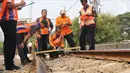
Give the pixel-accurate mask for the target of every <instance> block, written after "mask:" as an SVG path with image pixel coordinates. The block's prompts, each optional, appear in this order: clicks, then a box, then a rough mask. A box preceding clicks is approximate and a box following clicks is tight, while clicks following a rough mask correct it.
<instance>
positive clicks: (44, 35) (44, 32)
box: [37, 9, 53, 51]
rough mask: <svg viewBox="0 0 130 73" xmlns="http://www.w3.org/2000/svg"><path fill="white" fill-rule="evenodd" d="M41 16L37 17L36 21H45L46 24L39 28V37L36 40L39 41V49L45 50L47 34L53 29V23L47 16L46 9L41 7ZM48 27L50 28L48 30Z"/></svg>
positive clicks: (47, 41) (47, 42)
mask: <svg viewBox="0 0 130 73" xmlns="http://www.w3.org/2000/svg"><path fill="white" fill-rule="evenodd" d="M41 14H42V16H41V17H39V18H38V19H37V22H41V21H42V20H46V21H47V25H46V26H45V28H42V29H40V32H41V33H40V35H41V38H40V40H38V41H39V42H40V51H43V50H47V48H48V47H47V45H48V44H49V34H50V32H51V31H52V29H53V24H52V22H51V20H50V19H49V18H47V10H46V9H43V10H42V11H41ZM49 29H50V30H49Z"/></svg>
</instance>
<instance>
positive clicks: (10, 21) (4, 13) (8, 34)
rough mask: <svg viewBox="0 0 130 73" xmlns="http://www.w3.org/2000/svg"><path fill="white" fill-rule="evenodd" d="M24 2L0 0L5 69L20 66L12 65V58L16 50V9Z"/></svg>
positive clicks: (0, 22)
mask: <svg viewBox="0 0 130 73" xmlns="http://www.w3.org/2000/svg"><path fill="white" fill-rule="evenodd" d="M25 4H26V3H25V2H24V0H21V2H20V3H15V0H0V26H1V28H2V31H3V33H4V38H5V39H4V61H5V69H6V70H14V69H15V70H18V69H20V67H18V66H15V65H14V61H13V59H14V56H15V51H16V25H17V20H18V13H17V10H18V7H21V6H24V5H25ZM21 8H22V7H21Z"/></svg>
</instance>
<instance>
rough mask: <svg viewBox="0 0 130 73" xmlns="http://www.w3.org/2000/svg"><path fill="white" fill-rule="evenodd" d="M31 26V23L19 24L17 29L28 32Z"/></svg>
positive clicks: (20, 31) (18, 31)
mask: <svg viewBox="0 0 130 73" xmlns="http://www.w3.org/2000/svg"><path fill="white" fill-rule="evenodd" d="M30 27H31V24H25V25H20V26H17V28H16V30H17V33H19V34H20V33H28V32H29V31H30Z"/></svg>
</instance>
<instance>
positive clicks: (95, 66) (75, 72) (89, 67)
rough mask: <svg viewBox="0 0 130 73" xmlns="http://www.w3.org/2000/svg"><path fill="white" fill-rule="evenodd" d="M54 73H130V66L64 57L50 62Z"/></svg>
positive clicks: (49, 64)
mask: <svg viewBox="0 0 130 73" xmlns="http://www.w3.org/2000/svg"><path fill="white" fill-rule="evenodd" d="M46 63H47V65H48V66H49V67H50V69H52V71H53V73H130V64H128V63H124V62H115V61H103V60H94V59H85V58H77V57H72V56H64V57H61V58H58V59H54V60H48V61H47V62H46Z"/></svg>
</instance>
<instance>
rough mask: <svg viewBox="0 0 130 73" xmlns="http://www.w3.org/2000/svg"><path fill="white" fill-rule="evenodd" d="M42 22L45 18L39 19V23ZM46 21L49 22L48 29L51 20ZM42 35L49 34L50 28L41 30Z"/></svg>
mask: <svg viewBox="0 0 130 73" xmlns="http://www.w3.org/2000/svg"><path fill="white" fill-rule="evenodd" d="M42 20H43V18H42V17H41V18H39V22H42ZM46 21H47V23H48V27H49V26H50V21H49V19H48V18H46ZM41 34H49V29H48V28H46V27H45V28H43V29H41Z"/></svg>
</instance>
